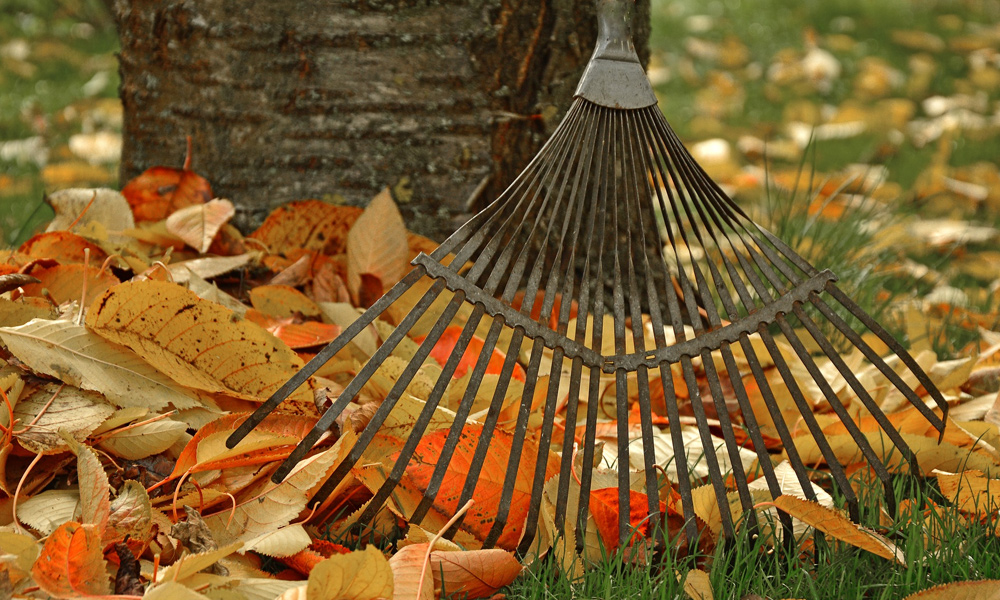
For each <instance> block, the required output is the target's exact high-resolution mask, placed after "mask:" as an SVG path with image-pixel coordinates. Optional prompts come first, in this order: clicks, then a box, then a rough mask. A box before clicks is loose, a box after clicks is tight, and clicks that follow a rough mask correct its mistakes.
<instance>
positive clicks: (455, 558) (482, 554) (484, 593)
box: [390, 548, 523, 598]
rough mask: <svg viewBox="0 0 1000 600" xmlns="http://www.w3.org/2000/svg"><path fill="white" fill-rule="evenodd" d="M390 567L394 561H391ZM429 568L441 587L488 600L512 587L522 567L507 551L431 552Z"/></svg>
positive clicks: (458, 594) (451, 591)
mask: <svg viewBox="0 0 1000 600" xmlns="http://www.w3.org/2000/svg"><path fill="white" fill-rule="evenodd" d="M390 564H391V561H390ZM430 569H431V570H432V572H433V573H434V579H435V582H436V585H437V587H438V588H440V589H442V590H445V591H447V592H448V593H449V594H453V595H457V596H465V597H467V598H487V597H489V596H492V595H493V594H494V593H495V592H496V591H497V590H499V589H500V588H502V587H504V586H505V585H509V584H510V583H512V582H513V581H514V579H515V578H516V577H517V576H518V575H519V574H520V573H521V570H522V569H523V567H522V566H521V563H520V562H518V560H517V559H516V558H514V555H513V554H511V553H510V552H507V551H506V550H500V549H497V548H494V549H492V550H466V551H462V552H449V551H443V550H435V551H434V552H431V564H430Z"/></svg>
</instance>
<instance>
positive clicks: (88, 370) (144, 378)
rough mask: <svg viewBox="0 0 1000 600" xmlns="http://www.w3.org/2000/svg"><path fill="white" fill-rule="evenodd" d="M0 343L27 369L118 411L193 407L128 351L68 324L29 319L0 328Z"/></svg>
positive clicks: (186, 396)
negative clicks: (96, 396) (90, 393)
mask: <svg viewBox="0 0 1000 600" xmlns="http://www.w3.org/2000/svg"><path fill="white" fill-rule="evenodd" d="M0 339H2V340H3V343H4V344H6V345H7V348H8V349H9V350H10V351H11V353H12V354H14V355H15V356H17V358H18V359H19V360H21V361H22V362H24V363H25V364H27V365H28V366H29V367H31V368H32V369H34V370H35V371H38V372H39V373H44V374H46V375H51V376H52V377H56V378H58V379H60V380H62V381H64V382H65V383H68V384H70V385H75V386H77V387H80V388H83V389H85V390H91V391H95V392H100V393H102V394H104V395H105V396H106V397H107V398H108V400H110V401H111V402H114V403H115V404H117V405H118V406H144V407H146V408H149V409H151V410H158V409H160V408H162V407H164V406H166V405H167V403H171V404H173V405H174V406H175V407H177V408H190V407H193V406H198V402H197V400H195V399H194V398H193V394H192V393H191V392H189V391H187V390H185V389H184V388H182V387H180V386H178V385H177V384H176V383H174V382H173V381H171V380H170V378H169V377H167V376H166V375H164V374H163V373H160V372H159V371H157V370H156V369H155V368H153V367H152V366H150V364H149V363H147V362H146V361H144V360H142V359H141V358H139V357H138V356H137V355H136V354H135V353H134V352H131V351H130V350H129V349H128V348H123V347H121V346H119V345H117V344H113V343H111V342H109V341H107V340H105V339H104V338H102V337H101V336H99V335H96V334H94V333H92V332H90V331H87V329H86V328H85V327H83V326H81V325H77V324H76V323H74V322H72V321H62V320H60V321H49V320H43V319H35V320H33V321H31V322H29V323H25V324H24V325H22V326H20V327H4V328H0Z"/></svg>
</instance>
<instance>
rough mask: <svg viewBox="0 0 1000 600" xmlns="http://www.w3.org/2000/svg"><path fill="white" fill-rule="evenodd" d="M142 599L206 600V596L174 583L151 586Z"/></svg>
mask: <svg viewBox="0 0 1000 600" xmlns="http://www.w3.org/2000/svg"><path fill="white" fill-rule="evenodd" d="M142 597H143V600H206V599H207V598H208V596H205V595H203V594H199V593H198V592H196V591H194V590H192V589H191V588H189V587H187V586H184V585H181V584H179V583H177V582H176V581H166V582H164V583H161V584H158V585H151V586H149V589H147V590H146V593H145V594H143V595H142Z"/></svg>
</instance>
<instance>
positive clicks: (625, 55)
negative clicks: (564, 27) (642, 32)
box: [575, 0, 656, 109]
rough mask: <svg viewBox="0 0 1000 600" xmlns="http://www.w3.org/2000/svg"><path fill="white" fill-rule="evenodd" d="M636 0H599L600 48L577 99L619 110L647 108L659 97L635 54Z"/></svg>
mask: <svg viewBox="0 0 1000 600" xmlns="http://www.w3.org/2000/svg"><path fill="white" fill-rule="evenodd" d="M633 5H634V2H633V1H632V0H597V17H598V21H597V47H596V48H595V49H594V55H593V56H591V57H590V62H589V63H587V68H586V70H585V71H584V72H583V77H582V78H581V79H580V85H578V86H577V88H576V94H575V95H576V96H578V97H580V98H584V99H586V100H589V101H591V102H593V103H594V104H599V105H600V106H605V107H607V108H616V109H636V108H646V107H647V106H653V105H654V104H656V95H655V94H654V93H653V87H652V86H651V85H649V79H648V78H647V77H646V72H645V71H643V69H642V63H640V62H639V56H638V55H637V54H636V53H635V46H634V45H633V44H632V36H631V35H630V34H629V24H630V23H631V14H630V9H631V7H632V6H633Z"/></svg>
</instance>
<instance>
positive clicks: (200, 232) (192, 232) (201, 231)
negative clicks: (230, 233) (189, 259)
mask: <svg viewBox="0 0 1000 600" xmlns="http://www.w3.org/2000/svg"><path fill="white" fill-rule="evenodd" d="M235 214H236V208H235V207H234V206H233V203H232V202H230V201H229V200H223V199H219V198H216V199H215V200H210V201H208V202H206V203H204V204H195V205H192V206H187V207H185V208H181V209H179V210H176V211H174V213H173V214H171V215H170V216H169V217H167V231H169V232H170V233H172V234H174V235H176V236H177V237H179V238H181V239H182V240H184V243H186V244H187V245H188V246H191V247H192V248H194V249H195V250H197V251H198V252H201V253H202V254H204V253H205V252H208V248H209V247H210V246H211V245H212V241H213V240H214V239H215V236H216V234H217V233H219V230H220V229H222V226H223V225H225V224H226V222H227V221H229V219H231V218H233V215H235Z"/></svg>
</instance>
